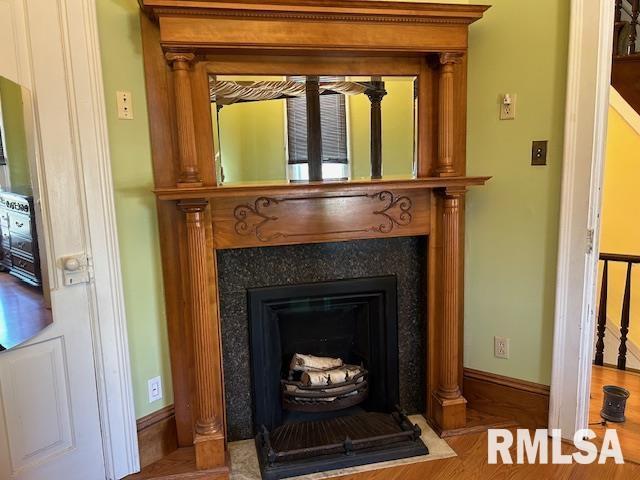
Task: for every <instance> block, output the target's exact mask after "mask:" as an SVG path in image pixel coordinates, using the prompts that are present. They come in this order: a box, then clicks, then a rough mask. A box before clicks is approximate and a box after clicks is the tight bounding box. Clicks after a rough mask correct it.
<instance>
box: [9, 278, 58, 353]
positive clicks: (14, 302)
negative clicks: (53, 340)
mask: <svg viewBox="0 0 640 480" xmlns="http://www.w3.org/2000/svg"><path fill="white" fill-rule="evenodd" d="M52 321H53V318H52V316H51V310H50V309H48V308H47V307H46V305H45V301H44V296H43V295H42V292H41V291H40V290H38V289H37V288H34V287H31V286H30V285H27V284H26V283H24V282H22V281H20V280H18V279H17V278H15V277H13V276H12V275H9V274H8V273H4V272H0V345H2V347H4V348H6V349H8V348H11V347H14V346H16V345H18V344H20V343H22V342H24V341H26V340H28V339H30V338H31V337H33V336H34V335H35V334H36V333H38V332H39V331H40V330H42V329H43V328H45V327H46V326H47V325H49V324H50V323H51V322H52Z"/></svg>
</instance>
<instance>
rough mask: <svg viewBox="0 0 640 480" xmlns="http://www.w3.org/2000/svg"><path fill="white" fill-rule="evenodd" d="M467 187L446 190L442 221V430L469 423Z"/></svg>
mask: <svg viewBox="0 0 640 480" xmlns="http://www.w3.org/2000/svg"><path fill="white" fill-rule="evenodd" d="M464 193H465V190H464V188H461V189H448V190H447V191H446V192H445V194H444V210H443V221H442V244H443V251H442V321H441V322H440V325H441V326H440V362H439V383H438V388H437V390H436V392H435V400H436V404H437V406H436V415H435V416H436V420H437V422H438V425H439V426H440V428H442V430H450V429H455V428H460V427H463V426H464V425H465V424H466V403H467V401H466V400H465V399H464V398H463V397H462V394H461V392H460V385H459V383H458V382H459V378H460V375H459V373H460V368H459V365H460V352H459V345H460V322H461V318H460V301H461V298H462V292H461V291H460V280H461V278H460V271H461V270H460V267H461V262H462V257H461V255H460V252H461V245H460V242H461V238H460V235H461V228H462V227H461V222H462V219H461V215H460V213H461V208H460V207H461V205H460V204H461V200H462V198H463V197H464Z"/></svg>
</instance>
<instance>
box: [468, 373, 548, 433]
mask: <svg viewBox="0 0 640 480" xmlns="http://www.w3.org/2000/svg"><path fill="white" fill-rule="evenodd" d="M463 391H464V396H465V398H466V399H467V401H468V402H469V407H470V408H473V409H475V410H478V411H480V412H484V413H488V414H490V415H495V416H499V417H503V418H506V419H509V420H515V421H516V422H518V424H520V425H521V426H523V427H526V428H546V427H547V425H548V421H549V387H548V386H546V385H540V384H538V383H533V382H528V381H526V380H519V379H516V378H511V377H505V376H502V375H497V374H495V373H488V372H482V371H479V370H473V369H471V368H465V369H464V380H463Z"/></svg>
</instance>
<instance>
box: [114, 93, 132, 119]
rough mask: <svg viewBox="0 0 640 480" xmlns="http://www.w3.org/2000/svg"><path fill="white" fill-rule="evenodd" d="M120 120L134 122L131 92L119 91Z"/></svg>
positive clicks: (117, 95) (117, 96)
mask: <svg viewBox="0 0 640 480" xmlns="http://www.w3.org/2000/svg"><path fill="white" fill-rule="evenodd" d="M116 99H117V104H118V118H119V119H120V120H133V103H132V102H131V92H124V91H117V92H116Z"/></svg>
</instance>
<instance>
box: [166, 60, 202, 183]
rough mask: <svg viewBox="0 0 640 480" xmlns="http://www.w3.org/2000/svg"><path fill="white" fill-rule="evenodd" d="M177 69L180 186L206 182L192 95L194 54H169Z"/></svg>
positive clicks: (175, 81) (171, 62)
mask: <svg viewBox="0 0 640 480" xmlns="http://www.w3.org/2000/svg"><path fill="white" fill-rule="evenodd" d="M165 58H166V59H167V62H169V64H170V65H171V68H172V70H173V79H174V80H173V85H174V97H175V104H176V126H177V129H178V153H179V159H180V175H179V177H178V186H179V187H197V186H201V185H202V180H201V178H200V172H199V170H198V154H197V150H196V136H195V126H194V121H193V100H192V95H191V79H190V72H191V64H192V63H193V60H194V59H195V55H194V54H193V53H173V52H169V53H167V54H166V55H165Z"/></svg>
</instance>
